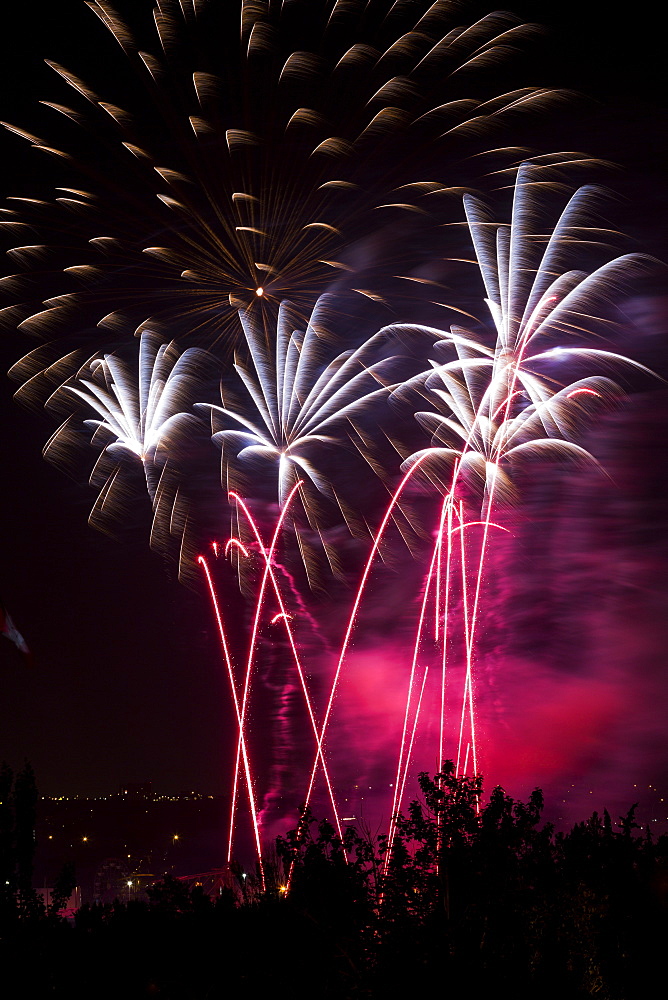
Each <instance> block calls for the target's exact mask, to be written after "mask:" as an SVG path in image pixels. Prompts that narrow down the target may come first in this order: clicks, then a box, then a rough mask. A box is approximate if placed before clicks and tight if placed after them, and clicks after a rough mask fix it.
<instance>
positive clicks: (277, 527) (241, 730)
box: [228, 481, 301, 860]
mask: <svg viewBox="0 0 668 1000" xmlns="http://www.w3.org/2000/svg"><path fill="white" fill-rule="evenodd" d="M300 485H301V483H300V482H299V481H298V482H297V483H295V485H294V486H293V488H292V489H291V490H290V493H289V494H288V496H287V498H286V501H285V504H284V506H283V507H282V508H281V511H280V514H279V516H278V518H277V521H276V525H275V528H274V533H273V535H272V538H271V543H270V545H269V549H268V550H265V552H266V555H265V566H264V571H263V573H262V578H261V581H260V587H259V590H258V596H257V602H256V606H255V614H254V616H253V628H252V630H251V635H250V641H249V647H248V658H247V660H246V670H245V675H244V685H243V697H242V702H241V714H240V722H239V739H238V742H237V754H236V761H235V766H234V781H233V785H232V803H233V805H234V804H235V803H236V800H237V788H238V782H239V762H240V758H241V755H242V753H243V745H244V739H245V727H246V710H247V707H248V694H249V691H250V682H251V674H252V669H253V657H254V653H255V645H256V641H257V633H258V629H259V624H260V615H261V613H262V605H263V602H264V595H265V590H266V586H267V580H268V579H269V576H270V568H271V563H272V560H273V558H274V551H275V549H276V545H277V543H278V539H279V536H280V533H281V528H282V526H283V522H284V521H285V518H286V516H287V513H288V509H289V507H290V503H291V501H292V499H293V497H294V495H295V493H296V492H297V490H298V489H299V487H300ZM230 499H232V500H236V501H237V503H240V504H243V500H242V499H241V497H239V496H237V495H236V494H235V493H231V494H230ZM235 811H236V807H235ZM233 837H234V830H233V828H231V829H230V842H229V848H228V860H229V859H230V858H231V854H232V841H233Z"/></svg>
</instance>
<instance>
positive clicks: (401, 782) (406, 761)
mask: <svg viewBox="0 0 668 1000" xmlns="http://www.w3.org/2000/svg"><path fill="white" fill-rule="evenodd" d="M443 521H444V518H443V514H441V518H440V523H439V527H438V536H437V542H436V544H435V545H434V550H433V554H432V557H431V563H430V565H429V571H428V573H427V578H426V581H425V587H424V594H423V596H422V604H421V607H420V616H419V619H418V626H417V631H416V633H415V643H414V646H413V658H412V660H411V672H410V677H409V679H408V691H407V694H406V708H405V710H404V722H403V728H402V731H401V740H400V741H399V759H398V761H397V774H396V777H395V780H394V795H393V798H392V811H391V813H390V829H389V833H388V838H387V843H388V853H387V859H386V870H387V866H388V865H389V862H390V857H391V853H392V843H393V840H394V829H395V826H396V817H397V815H398V813H399V811H400V809H401V801H402V798H403V791H404V786H405V783H406V774H407V773H408V767H409V765H410V756H411V750H412V746H413V738H414V736H415V727H414V729H413V736H412V737H411V741H410V749H409V750H406V734H407V732H408V720H409V718H410V708H411V701H412V697H413V685H414V680H415V673H416V671H417V661H418V657H419V655H420V644H421V641H422V631H423V628H424V622H425V618H426V615H427V604H428V601H429V596H430V591H431V587H432V581H433V579H434V575H435V574H434V570H435V569H436V567H437V566H438V560H439V556H440V545H439V540H440V536H441V533H442V530H443ZM436 581H438V573H436ZM426 678H427V671H426V669H425V675H424V679H423V682H422V691H424V683H425V681H426ZM421 698H422V692H421V693H420V699H421ZM415 724H417V712H416V716H415Z"/></svg>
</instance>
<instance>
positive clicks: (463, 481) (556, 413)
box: [311, 164, 652, 812]
mask: <svg viewBox="0 0 668 1000" xmlns="http://www.w3.org/2000/svg"><path fill="white" fill-rule="evenodd" d="M543 177H544V174H543V172H542V170H541V167H540V166H539V165H535V164H525V165H523V166H522V168H521V169H520V171H519V174H518V179H517V184H516V187H515V196H514V204H513V217H512V222H511V224H510V226H501V225H498V224H496V223H493V222H492V221H491V219H490V216H489V214H488V213H487V212H486V211H485V210H484V209H483V208H482V205H481V203H480V202H479V201H478V200H476V199H472V198H467V199H466V209H467V214H468V218H469V226H470V228H471V231H472V236H473V238H474V246H475V248H476V254H477V257H478V261H479V265H480V270H481V272H482V274H483V277H484V279H485V283H486V287H487V291H488V295H489V296H490V297H489V300H488V304H489V308H490V311H491V313H492V316H493V318H494V321H495V325H496V328H497V340H496V343H495V345H494V346H493V347H488V346H486V344H485V343H484V342H483V341H482V340H480V339H477V338H476V337H474V336H473V335H472V334H470V333H469V332H467V331H466V330H464V329H462V328H460V327H453V328H452V329H451V330H450V333H449V335H448V334H444V335H443V336H442V337H440V338H435V341H434V347H435V349H436V350H437V351H438V352H440V353H442V352H444V351H447V352H449V353H450V354H451V355H452V354H454V355H455V357H454V359H452V360H446V361H441V362H434V363H433V365H432V367H431V368H430V369H429V370H428V371H426V372H423V373H421V374H420V375H418V376H416V377H415V378H413V379H410V380H408V381H407V382H406V383H404V384H403V385H402V386H401V387H399V388H398V389H397V390H395V392H394V393H393V399H394V400H395V401H396V402H397V403H398V404H402V403H406V402H410V401H411V400H412V399H414V398H415V394H417V396H418V398H419V399H420V400H421V401H424V398H427V399H429V401H430V402H431V403H432V405H433V406H434V408H435V410H431V411H426V410H419V411H418V412H417V414H416V415H417V418H418V421H419V423H420V424H421V426H422V427H423V428H425V429H426V430H427V431H428V432H429V433H430V434H431V436H432V445H431V446H430V447H429V448H426V449H422V450H421V451H419V452H416V453H415V454H413V455H412V456H410V457H409V458H408V459H407V460H406V462H405V463H404V465H403V471H404V479H403V480H402V482H401V483H400V484H399V486H398V487H397V490H396V492H395V494H394V496H393V497H392V500H391V502H390V504H389V506H388V508H387V510H386V512H385V515H384V517H383V519H382V522H381V524H380V527H379V529H378V532H377V533H376V535H375V538H374V541H373V545H372V548H371V551H370V554H369V557H368V560H367V563H366V566H365V568H364V571H363V574H362V578H361V583H360V586H359V589H358V592H357V595H356V597H355V600H354V602H353V608H352V612H351V615H350V618H349V622H348V627H347V630H346V632H345V636H344V640H343V643H342V647H341V651H340V655H339V660H338V665H337V669H336V673H335V677H334V681H333V684H332V688H331V694H330V699H329V703H328V707H327V711H326V714H325V717H324V722H323V729H322V735H321V744H322V741H323V740H324V738H325V732H326V729H327V727H328V724H329V723H330V715H331V710H332V706H333V703H334V698H335V693H336V688H337V685H338V683H339V679H340V676H341V672H342V670H343V668H344V665H345V661H346V658H347V655H348V650H349V646H350V642H351V637H352V634H353V630H354V627H355V624H356V621H357V618H358V616H359V613H360V608H361V604H362V601H363V597H364V594H365V592H366V589H367V587H368V581H369V575H370V572H371V568H372V564H373V562H374V560H375V558H376V556H377V554H378V550H379V546H380V543H381V539H382V537H383V534H384V533H385V531H386V529H387V526H388V524H389V523H390V520H391V511H392V508H393V505H394V504H395V503H397V502H398V500H399V498H400V497H401V495H402V494H403V492H404V491H405V490H406V489H407V488H408V487H409V484H410V483H412V482H414V481H416V480H417V479H419V478H420V477H422V478H423V479H424V480H425V481H426V482H427V483H428V484H429V486H430V488H433V487H434V486H437V487H438V489H439V491H440V492H441V493H442V494H443V495H444V499H443V502H442V506H441V514H440V517H439V523H438V528H437V531H436V535H435V541H434V549H433V553H432V557H431V560H430V566H429V570H428V573H427V577H426V581H425V587H424V591H423V598H422V602H421V610H420V614H419V620H418V625H417V630H416V638H415V643H414V653H413V659H412V665H411V669H410V672H409V680H408V693H407V700H406V709H405V715H404V722H403V733H402V737H401V741H400V747H399V752H398V768H397V778H396V781H395V785H394V787H395V801H394V805H393V812H396V810H397V809H399V808H400V806H401V801H402V796H403V792H404V789H405V786H406V781H407V775H408V769H409V765H410V760H411V748H412V746H413V744H414V740H415V730H416V727H417V725H418V720H419V712H420V707H419V706H420V705H421V703H422V691H423V688H424V684H425V683H426V675H423V676H422V680H421V682H418V676H419V674H418V666H419V664H418V659H419V657H420V656H422V657H424V656H427V655H429V654H427V653H425V652H424V648H425V644H426V642H427V628H428V626H430V627H433V633H432V638H433V640H438V641H440V644H441V652H440V654H439V661H440V662H439V667H440V671H439V672H440V678H441V681H440V685H439V694H438V698H439V700H440V705H441V710H440V711H441V722H440V736H439V739H440V745H439V748H438V753H437V758H438V760H439V761H440V762H441V763H442V762H443V760H444V747H443V738H444V718H443V713H444V711H445V681H446V673H447V668H448V650H449V647H450V645H451V644H452V643H453V641H455V639H454V638H453V634H452V633H453V628H454V631H455V634H456V637H457V640H458V641H459V642H460V645H461V646H462V647H463V651H462V652H463V657H464V660H465V670H464V674H465V676H464V684H463V693H462V700H461V705H462V708H461V713H460V723H459V739H458V751H457V757H458V762H457V769H458V772H460V773H461V772H462V771H463V770H465V769H468V768H470V767H472V768H473V770H474V771H476V772H477V770H478V759H477V749H476V736H475V712H474V678H473V665H474V653H475V637H476V630H477V627H478V623H479V617H480V602H481V594H482V581H483V574H484V566H485V557H486V553H487V550H488V545H489V538H490V533H491V532H492V531H493V530H496V529H498V528H501V529H502V530H503V526H502V525H497V524H495V522H494V521H493V520H492V516H493V512H494V509H495V508H496V507H498V506H499V505H500V504H503V503H509V502H512V501H515V500H517V499H518V490H517V482H516V472H517V471H518V469H519V468H520V467H521V466H522V465H523V463H524V461H525V460H527V459H531V458H534V459H535V458H538V459H540V458H542V457H546V458H561V459H570V460H575V461H576V462H583V461H586V462H589V461H594V459H593V458H592V456H591V455H589V453H588V452H587V451H586V450H585V449H584V448H583V447H582V446H581V445H579V444H578V443H577V441H576V440H575V438H577V437H578V436H579V435H581V433H582V431H583V429H585V428H586V427H587V426H589V425H590V423H591V420H592V417H593V416H594V415H595V413H597V412H600V411H601V410H602V409H604V408H605V407H606V406H609V405H611V404H614V403H615V402H616V401H618V400H619V399H620V397H621V396H622V390H621V389H620V387H619V385H618V384H617V383H616V382H615V381H614V380H613V379H611V378H610V377H608V376H607V375H602V374H597V375H588V376H586V377H583V378H579V379H575V380H574V381H573V382H570V383H568V384H567V385H564V384H563V378H562V375H561V372H560V370H559V369H561V367H562V364H563V363H564V362H568V363H569V367H570V368H573V367H574V366H575V367H579V366H581V365H582V364H586V365H587V366H589V367H591V365H592V364H595V365H596V366H597V367H599V368H601V367H602V368H604V369H606V368H607V369H617V370H618V371H619V370H620V369H623V368H624V367H629V366H633V367H635V368H636V369H642V370H643V371H645V372H646V371H647V370H646V369H643V368H642V366H640V365H638V364H637V363H635V362H633V361H631V360H630V359H628V358H625V357H623V356H622V355H620V354H618V353H616V352H612V351H606V350H602V349H600V348H592V347H589V346H580V344H581V343H582V342H583V341H584V339H585V337H586V336H587V334H589V335H590V336H591V335H592V334H595V333H596V326H597V325H598V324H605V319H604V318H601V319H598V320H597V316H596V312H595V309H596V307H597V304H600V303H601V302H602V301H609V300H611V299H612V298H613V297H614V294H615V292H618V291H619V289H620V287H621V286H622V285H623V284H624V283H627V282H629V281H631V280H633V278H634V277H635V276H636V275H637V274H638V273H640V272H642V271H644V270H646V269H647V267H648V266H651V263H652V262H650V261H649V260H648V259H647V258H645V257H642V256H639V255H627V256H624V257H620V258H615V259H614V260H612V261H610V262H608V263H606V264H603V265H601V266H600V267H599V268H598V269H597V270H595V271H594V272H593V273H591V274H587V273H586V272H582V271H563V270H562V271H561V273H560V268H563V265H564V261H565V260H567V255H568V254H570V253H572V252H573V250H574V249H576V250H577V249H580V251H582V249H583V246H584V245H586V242H585V241H584V240H583V242H582V246H581V245H580V243H579V242H578V234H580V235H581V234H583V233H585V232H586V234H587V239H588V240H589V239H591V238H592V237H593V238H594V239H597V241H598V238H600V236H601V233H602V232H604V231H603V230H600V229H596V228H592V226H591V225H590V224H589V220H587V221H586V222H585V221H584V219H583V216H585V215H586V213H587V212H589V211H590V209H591V200H592V198H595V197H596V196H597V195H598V192H597V190H596V189H592V188H585V189H580V190H579V191H578V192H576V194H575V195H574V196H573V197H572V198H571V199H570V201H569V203H568V205H567V207H566V209H565V210H564V211H563V212H562V214H561V215H560V216H559V218H558V221H557V224H556V225H555V226H554V229H553V230H551V231H549V232H548V234H547V235H543V233H544V232H545V230H544V229H542V227H541V228H540V229H536V228H535V224H536V220H537V219H538V218H539V217H540V215H541V212H539V210H540V209H542V208H543V200H544V190H543V185H542V183H541V181H542V180H543ZM532 221H533V223H534V226H533V227H532V225H531V223H532ZM481 232H482V236H481V235H480V233H481ZM516 272H517V273H516ZM567 335H568V336H570V337H571V338H577V340H576V344H577V346H565V347H564V346H562V344H561V343H560V344H559V346H558V347H557V348H554V347H551V346H550V344H549V340H548V338H549V337H550V336H552V338H553V340H554V337H555V336H557V337H559V339H560V341H561V340H562V339H563V338H564V337H565V336H567ZM555 369H556V371H555ZM476 505H477V512H475V507H476ZM456 594H458V600H457V601H455V599H454V596H455V595H456ZM429 607H432V608H433V613H429V612H428V608H429ZM455 607H456V609H457V611H458V614H459V616H460V617H459V620H458V621H457V622H453V620H452V616H453V608H455ZM430 641H431V640H430ZM423 662H424V660H423ZM316 768H317V765H316V763H314V769H313V772H312V776H311V788H312V785H313V781H314V778H315V773H316Z"/></svg>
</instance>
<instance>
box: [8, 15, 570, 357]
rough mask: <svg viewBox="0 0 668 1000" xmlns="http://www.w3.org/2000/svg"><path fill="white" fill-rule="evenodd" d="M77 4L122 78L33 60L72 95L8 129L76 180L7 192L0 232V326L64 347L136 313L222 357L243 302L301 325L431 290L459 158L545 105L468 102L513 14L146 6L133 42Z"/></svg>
mask: <svg viewBox="0 0 668 1000" xmlns="http://www.w3.org/2000/svg"><path fill="white" fill-rule="evenodd" d="M87 6H88V7H89V8H90V10H91V12H92V13H93V14H95V15H96V16H97V18H98V19H99V20H100V21H101V22H102V24H103V25H104V26H105V28H106V29H107V30H108V31H109V32H110V35H111V37H112V38H113V40H114V43H115V44H116V45H117V46H118V47H120V49H121V50H122V52H123V55H124V56H125V64H123V63H122V62H120V63H119V66H118V69H119V76H120V78H121V80H122V81H123V83H122V85H121V86H119V87H115V86H113V85H110V82H109V80H108V79H106V80H105V79H102V80H101V81H100V82H99V86H98V85H97V84H96V85H89V84H87V83H85V82H84V81H83V80H82V79H80V78H79V77H78V76H77V75H76V74H75V73H73V72H71V71H70V70H69V69H67V68H66V67H64V66H62V65H60V64H59V63H55V62H49V65H50V66H51V68H52V69H53V70H54V71H55V73H56V74H57V75H58V76H59V77H60V80H61V86H62V85H66V89H65V91H64V93H65V94H68V95H69V97H70V98H71V100H70V101H68V100H66V99H64V101H65V103H63V102H60V101H45V102H42V103H43V105H44V107H45V111H44V122H43V128H44V135H37V134H36V133H34V132H33V131H32V130H27V129H24V128H21V127H18V126H14V125H8V126H7V127H8V128H9V129H10V130H11V131H12V132H13V133H15V134H16V135H18V136H20V137H21V138H23V139H25V140H27V141H28V142H30V143H31V144H32V145H33V146H34V147H35V148H36V149H37V150H39V151H42V152H46V153H47V154H49V155H52V156H55V157H56V158H57V159H58V160H59V161H60V163H61V164H65V165H66V168H67V170H69V171H71V173H72V175H73V176H76V177H77V179H76V180H72V181H71V182H70V184H69V186H66V187H61V188H58V189H57V192H56V196H55V198H54V199H53V200H49V199H35V198H30V197H27V198H19V199H17V200H15V201H14V202H13V203H12V206H13V207H12V208H11V209H9V210H6V213H5V222H4V225H5V226H6V227H8V229H9V231H10V232H14V231H16V230H18V232H19V233H20V234H21V235H22V236H23V235H25V236H28V237H30V238H31V239H30V242H28V241H27V240H24V241H23V243H22V244H21V245H18V246H14V247H13V248H12V249H11V250H10V256H11V257H12V258H13V259H14V260H16V261H18V262H19V263H20V264H21V266H22V268H23V271H22V273H19V274H17V275H14V276H11V277H10V278H7V279H5V287H6V288H7V289H8V290H9V292H10V294H12V295H14V296H15V298H16V300H17V301H20V302H21V304H20V305H17V306H16V307H9V310H8V311H7V312H6V314H5V318H6V319H7V320H8V321H9V322H10V323H11V324H13V325H14V324H16V323H17V322H18V323H19V325H20V327H21V329H23V330H24V331H26V332H29V333H31V334H34V335H37V336H39V337H41V338H49V339H51V338H54V339H57V340H58V341H61V342H67V343H68V344H70V343H71V341H72V340H73V338H76V336H77V332H78V334H80V335H81V336H85V337H86V338H87V339H90V338H91V336H93V337H94V338H98V339H99V338H108V337H109V336H110V334H115V333H117V332H118V331H119V330H123V331H124V330H126V329H127V328H128V327H130V328H134V327H137V325H140V326H141V324H142V323H143V322H144V321H146V319H147V316H148V317H150V323H149V325H150V328H151V329H153V330H158V331H160V332H163V334H164V335H166V336H167V337H172V336H175V335H179V334H181V333H186V332H187V334H188V335H189V336H192V335H195V336H198V337H199V338H200V342H203V343H208V344H211V343H213V342H215V341H217V340H218V339H220V338H223V339H224V341H225V342H226V343H227V344H228V345H230V344H232V343H234V341H235V339H236V332H237V326H236V310H237V309H238V308H242V309H244V310H246V311H251V312H259V313H262V314H263V313H266V312H267V311H269V312H272V311H273V314H275V312H276V309H277V307H278V304H279V302H280V301H282V300H283V299H284V298H290V299H291V300H292V301H293V302H294V303H295V304H296V305H297V306H298V307H299V308H301V309H302V311H303V314H304V315H307V314H308V312H309V311H310V308H311V307H312V305H313V302H314V300H315V298H316V296H317V295H318V294H319V293H320V292H322V291H323V290H325V289H328V288H331V287H333V286H335V287H340V288H341V289H348V290H354V291H355V292H357V293H359V294H360V295H362V296H363V297H366V298H371V299H378V298H381V299H382V298H383V297H385V296H389V298H390V299H391V300H395V299H397V298H398V299H399V300H401V299H402V298H405V297H406V296H408V297H409V298H410V297H411V296H412V295H413V294H414V291H415V289H418V288H422V289H424V288H427V289H429V287H430V286H431V285H433V284H434V282H433V281H431V280H428V279H425V278H419V276H418V275H417V271H416V267H417V263H418V257H420V259H423V258H425V254H426V251H425V250H424V247H425V246H430V247H433V245H434V239H435V238H436V232H437V231H436V230H435V229H434V230H433V232H432V227H433V223H435V222H440V221H442V211H441V209H440V208H439V207H438V206H440V205H441V204H442V203H443V202H444V200H445V202H446V203H452V202H453V199H452V195H453V194H456V193H457V192H458V191H459V190H460V189H458V188H457V187H456V186H453V184H456V183H457V181H456V180H453V176H454V175H455V174H456V173H457V170H456V167H455V163H456V161H457V159H458V158H460V159H461V158H462V157H466V155H468V154H469V153H471V152H479V151H480V149H481V148H484V142H485V141H486V139H485V137H486V136H489V135H490V133H493V132H494V130H495V129H496V126H497V125H501V124H502V123H503V122H504V121H505V120H506V119H508V118H511V119H512V118H513V117H514V116H515V115H516V114H522V113H524V112H525V111H528V110H529V109H532V108H536V109H539V108H542V107H543V106H544V105H545V103H546V102H547V101H548V100H549V99H550V97H551V96H554V95H550V94H549V93H547V92H545V91H543V90H539V89H531V88H524V89H520V90H514V91H512V92H511V93H507V94H503V95H493V94H492V95H488V96H486V97H470V96H469V87H471V86H472V87H473V89H474V91H476V92H478V93H480V92H482V93H485V91H486V90H487V91H489V87H488V86H487V85H486V83H484V82H482V83H481V81H485V79H486V76H487V71H488V70H489V69H494V68H495V67H496V66H497V65H498V63H499V62H500V61H503V60H506V61H509V60H511V59H512V58H513V56H514V55H516V54H517V51H518V47H521V46H522V45H524V43H525V41H526V39H527V37H528V36H530V35H531V34H532V33H533V32H534V31H535V29H534V28H533V27H531V26H527V25H523V24H520V23H518V21H517V20H516V19H515V18H514V17H513V16H512V15H509V14H503V13H495V14H489V15H487V16H485V17H483V18H481V19H480V20H479V21H476V22H475V23H474V24H472V25H469V26H458V25H457V24H456V23H455V22H453V20H452V17H453V9H452V5H451V4H446V3H426V2H416V3H411V4H394V3H389V0H387V2H385V0H384V2H382V3H379V4H373V5H369V4H365V3H361V2H359V3H357V2H353V3H341V2H334V0H327V2H324V3H317V4H315V3H312V2H311V0H300V2H297V3H291V4H278V3H270V2H267V3H262V2H261V3H256V2H252V3H250V2H246V0H244V2H242V3H241V4H240V6H239V7H237V8H236V11H235V7H234V5H228V4H225V5H213V4H209V5H207V4H202V3H198V2H196V0H188V2H184V3H180V4H179V3H176V2H172V0H163V2H161V3H159V4H157V5H156V6H155V9H154V11H153V27H152V30H151V28H150V27H149V26H148V25H147V24H145V23H143V21H142V19H141V18H140V17H137V26H136V30H133V29H132V28H131V27H130V26H129V25H128V24H127V23H125V21H124V20H123V18H122V17H121V16H120V15H119V14H118V13H117V12H115V11H114V9H113V8H112V6H111V5H110V4H108V3H106V2H99V3H98V2H90V3H88V4H87ZM220 8H225V9H224V10H221V9H220ZM239 14H240V20H239V19H238V17H239ZM212 39H224V40H225V41H224V45H223V49H222V50H221V51H217V50H216V49H215V46H214V45H212V41H211V40H212ZM102 41H103V40H102ZM110 52H111V50H110ZM472 81H473V83H472ZM109 90H111V91H112V93H111V95H109V94H106V93H105V94H104V96H102V92H106V91H109ZM116 90H120V91H121V93H122V95H123V96H115V91H116ZM129 92H130V93H131V94H132V97H131V105H132V110H131V111H128V110H125V109H124V108H123V107H121V106H120V105H121V104H124V103H125V101H126V99H127V97H128V93H129ZM54 115H55V116H57V121H58V122H59V123H60V131H58V132H56V134H55V136H54V138H53V139H51V138H48V137H46V136H49V135H50V134H51V133H52V131H53V125H54V122H53V121H52V119H53V116H54ZM426 151H429V156H428V158H425V157H426ZM511 155H512V151H511ZM443 163H446V164H447V170H446V174H447V175H448V176H447V177H446V179H445V180H442V179H440V178H441V174H442V172H443V169H442V164H443ZM430 169H433V171H434V174H433V175H431V174H430V173H429V170H430ZM469 174H470V168H469ZM425 227H427V229H425ZM35 232H38V233H41V234H43V239H42V240H41V242H39V243H34V242H33V240H34V233H35ZM427 232H431V235H432V237H433V238H432V239H428V238H427V235H426V234H427ZM411 233H413V237H411ZM378 234H380V235H378ZM421 247H422V248H423V249H422V252H421V251H420V248H421ZM407 268H408V270H406V269H407ZM392 276H395V277H392ZM399 276H402V277H399ZM405 279H408V280H405ZM416 282H417V283H416ZM436 284H438V282H436ZM46 288H48V289H50V290H51V291H50V295H49V298H48V299H46V301H45V299H44V289H46ZM406 289H407V290H408V291H406ZM95 326H97V328H98V330H97V332H94V327H95ZM35 363H37V361H36V362H35Z"/></svg>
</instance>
